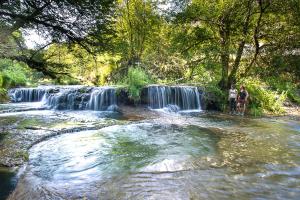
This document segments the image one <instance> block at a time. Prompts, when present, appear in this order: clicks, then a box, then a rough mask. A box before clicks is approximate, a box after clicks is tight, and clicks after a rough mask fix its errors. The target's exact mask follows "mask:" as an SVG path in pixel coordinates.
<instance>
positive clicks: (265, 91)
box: [241, 80, 287, 116]
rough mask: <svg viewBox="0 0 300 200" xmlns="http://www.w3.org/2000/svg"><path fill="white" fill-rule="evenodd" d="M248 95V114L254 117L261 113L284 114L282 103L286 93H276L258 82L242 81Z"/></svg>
mask: <svg viewBox="0 0 300 200" xmlns="http://www.w3.org/2000/svg"><path fill="white" fill-rule="evenodd" d="M241 83H242V84H243V85H245V87H246V90H247V91H248V93H249V100H250V105H249V106H250V113H251V114H254V115H256V116H258V115H262V113H263V112H271V113H274V114H281V113H283V112H284V109H283V103H284V101H285V100H286V98H287V94H286V92H284V91H283V92H277V91H274V90H272V89H271V88H269V87H268V86H267V85H266V84H264V83H263V82H262V81H259V80H243V81H241Z"/></svg>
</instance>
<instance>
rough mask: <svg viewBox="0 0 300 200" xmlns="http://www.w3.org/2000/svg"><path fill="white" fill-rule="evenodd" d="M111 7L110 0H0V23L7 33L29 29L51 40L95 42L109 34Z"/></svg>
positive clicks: (111, 0)
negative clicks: (5, 27)
mask: <svg viewBox="0 0 300 200" xmlns="http://www.w3.org/2000/svg"><path fill="white" fill-rule="evenodd" d="M113 7H114V1H113V0H104V1H103V0H92V1H78V0H16V1H11V0H2V1H1V3H0V23H1V24H4V25H5V26H7V27H8V29H7V33H12V32H14V31H16V30H19V29H20V28H22V29H28V28H29V29H36V30H38V31H39V32H40V33H42V34H44V36H45V37H50V38H52V40H54V41H70V42H78V43H81V44H83V43H82V42H83V41H84V40H86V39H88V41H89V42H92V43H95V41H97V42H102V40H101V39H103V37H102V36H103V35H107V33H109V34H110V33H111V31H112V30H111V27H110V26H109V25H110V21H111V20H112V15H113ZM7 35H9V34H7ZM2 40H3V38H2Z"/></svg>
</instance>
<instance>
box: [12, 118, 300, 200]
mask: <svg viewBox="0 0 300 200" xmlns="http://www.w3.org/2000/svg"><path fill="white" fill-rule="evenodd" d="M193 120H194V121H193V122H197V120H195V119H193ZM201 120H202V119H198V121H200V122H201ZM205 120H206V121H205ZM204 121H205V122H204V123H205V124H209V120H207V119H204ZM207 121H208V123H207ZM229 121H230V120H229ZM155 122H157V121H155ZM214 123H217V122H215V121H213V123H211V124H214ZM220 123H221V122H220ZM239 123H243V124H244V125H243V126H242V128H239V129H237V127H238V124H239ZM189 124H190V123H186V124H184V125H182V124H181V123H180V124H172V123H165V124H163V125H162V124H161V123H150V122H149V123H140V124H131V125H123V126H121V125H117V126H111V127H107V128H103V129H101V130H97V131H83V132H79V133H76V134H66V135H61V136H58V137H55V138H52V139H50V140H48V141H44V142H41V143H39V144H37V145H36V146H34V147H33V148H32V149H31V150H30V161H29V163H28V166H27V170H26V171H25V173H24V177H23V178H22V179H21V180H20V183H19V184H18V187H17V190H16V191H15V192H14V194H13V195H12V196H11V199H18V198H21V199H22V198H28V195H29V194H30V195H31V196H30V197H35V198H50V199H51V198H52V199H53V198H67V199H70V198H84V197H86V198H88V199H99V198H100V199H250V198H263V199H264V198H273V199H298V197H299V196H300V191H299V186H300V181H299V180H300V179H299V178H300V169H299V160H300V158H299V154H297V152H299V146H297V145H294V143H296V144H299V140H298V139H299V138H297V137H296V138H295V135H297V131H288V130H290V129H289V128H286V124H284V125H278V126H277V125H276V126H275V124H276V123H275V124H274V123H273V122H267V121H255V120H252V121H249V122H248V123H246V122H245V121H243V122H239V121H234V122H231V121H230V122H229V123H227V122H226V123H225V126H227V127H226V131H225V132H216V131H217V129H206V128H200V127H197V126H193V125H189ZM202 124H203V123H202ZM255 124H257V126H255ZM219 126H220V125H219ZM230 126H231V127H233V128H234V129H233V130H234V131H232V132H229V131H228V130H229V129H228V127H230ZM253 127H254V128H253Z"/></svg>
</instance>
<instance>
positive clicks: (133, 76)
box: [123, 67, 151, 102]
mask: <svg viewBox="0 0 300 200" xmlns="http://www.w3.org/2000/svg"><path fill="white" fill-rule="evenodd" d="M123 82H124V84H126V85H127V91H128V93H129V98H131V99H132V100H134V102H138V101H139V100H140V98H141V97H140V94H141V90H142V88H143V87H145V86H146V85H147V84H150V83H151V80H150V77H149V76H148V75H147V73H146V72H145V71H144V70H143V69H142V68H139V67H137V68H135V67H130V68H129V70H128V74H127V77H126V78H125V80H124V81H123Z"/></svg>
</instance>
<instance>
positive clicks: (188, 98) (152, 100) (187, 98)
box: [148, 85, 201, 111]
mask: <svg viewBox="0 0 300 200" xmlns="http://www.w3.org/2000/svg"><path fill="white" fill-rule="evenodd" d="M148 104H149V106H150V108H152V109H162V108H167V109H169V108H170V109H171V111H177V110H201V105H200V94H199V91H198V89H197V87H192V86H157V85H153V86H149V87H148Z"/></svg>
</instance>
